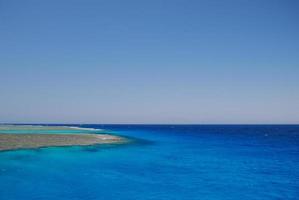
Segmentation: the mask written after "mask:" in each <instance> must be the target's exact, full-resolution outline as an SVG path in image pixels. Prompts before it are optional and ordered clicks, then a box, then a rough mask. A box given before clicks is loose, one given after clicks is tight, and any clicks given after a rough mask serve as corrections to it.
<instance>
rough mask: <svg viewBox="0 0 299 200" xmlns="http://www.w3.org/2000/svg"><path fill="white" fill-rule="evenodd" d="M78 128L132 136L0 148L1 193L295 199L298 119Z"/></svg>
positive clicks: (11, 196)
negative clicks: (118, 140)
mask: <svg viewBox="0 0 299 200" xmlns="http://www.w3.org/2000/svg"><path fill="white" fill-rule="evenodd" d="M83 127H91V128H103V129H107V130H109V131H111V132H115V133H116V134H119V135H124V136H129V137H133V138H136V139H137V140H136V142H135V143H132V144H126V145H117V146H115V145H108V146H105V147H102V146H93V147H65V148H63V147H60V148H57V147H55V148H43V149H37V150H18V151H7V152H1V153H0V199H1V200H35V199H36V200H37V199H38V200H40V199H43V200H50V199H51V200H54V199H55V200H62V199H63V200H69V199H72V200H75V199H78V200H79V199H80V200H91V199H92V200H94V199H105V200H114V199H115V200H134V199H142V200H148V199H155V200H164V199H165V200H172V199H177V200H182V199H186V200H193V199H198V200H199V199H201V200H216V199H217V200H226V199H230V200H247V199H248V200H253V199H261V200H268V199H269V200H270V199H271V200H272V199H273V200H274V199H275V200H276V199H277V200H278V199H284V200H286V199H299V126H298V125H297V126H295V125H293V126H270V125H267V126H262V125H258V126H253V125H251V126H241V125H238V126H231V125H225V126H223V125H218V126H216V125H209V126H207V125H205V126H195V125H193V126H191V125H189V126H185V125H181V126H173V125H163V126H162V125H146V126H145V125H118V126H117V125H85V126H83Z"/></svg>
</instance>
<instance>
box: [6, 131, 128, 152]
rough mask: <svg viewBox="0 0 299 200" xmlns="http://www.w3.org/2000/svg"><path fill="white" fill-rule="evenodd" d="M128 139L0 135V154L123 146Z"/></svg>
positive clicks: (91, 136)
mask: <svg viewBox="0 0 299 200" xmlns="http://www.w3.org/2000/svg"><path fill="white" fill-rule="evenodd" d="M126 141H127V140H126V138H123V137H120V136H114V135H108V134H91V133H87V134H6V133H0V152H2V151H9V150H18V149H34V148H42V147H66V146H88V145H98V144H121V143H125V142H126Z"/></svg>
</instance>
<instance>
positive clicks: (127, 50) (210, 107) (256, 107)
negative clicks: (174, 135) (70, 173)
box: [0, 0, 299, 123]
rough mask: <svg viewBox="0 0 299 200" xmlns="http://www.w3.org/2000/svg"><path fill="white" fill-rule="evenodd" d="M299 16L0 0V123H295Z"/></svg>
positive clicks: (284, 5)
mask: <svg viewBox="0 0 299 200" xmlns="http://www.w3.org/2000/svg"><path fill="white" fill-rule="evenodd" d="M298 10H299V2H298V1H296V0H294V1H290V0H279V1H278V0H247V1H245V0H234V1H233V0H219V1H216V0H205V1H200V0H194V1H192V0H190V1H188V0H180V1H178V0H169V1H166V0H150V1H145V0H144V1H143V0H136V1H130V0H126V1H124V0H118V1H116V0H98V1H95V0H94V1H91V0H81V1H78V0H47V1H40V0H26V1H24V0H0V122H28V123H32V122H45V123H55V122H56V123H299V12H298Z"/></svg>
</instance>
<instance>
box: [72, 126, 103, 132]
mask: <svg viewBox="0 0 299 200" xmlns="http://www.w3.org/2000/svg"><path fill="white" fill-rule="evenodd" d="M68 127H69V128H72V129H78V130H86V131H103V129H98V128H82V127H77V126H68Z"/></svg>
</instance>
